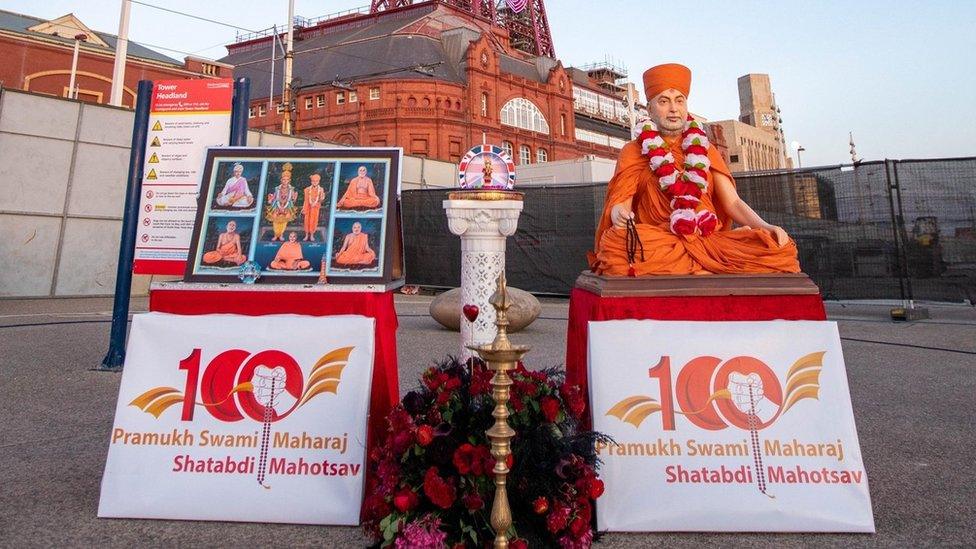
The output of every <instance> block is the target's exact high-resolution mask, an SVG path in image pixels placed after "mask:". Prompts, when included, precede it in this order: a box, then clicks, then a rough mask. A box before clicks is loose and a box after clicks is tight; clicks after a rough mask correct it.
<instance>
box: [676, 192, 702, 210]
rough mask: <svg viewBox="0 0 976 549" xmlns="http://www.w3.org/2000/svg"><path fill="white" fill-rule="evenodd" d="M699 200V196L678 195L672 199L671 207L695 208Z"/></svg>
mask: <svg viewBox="0 0 976 549" xmlns="http://www.w3.org/2000/svg"><path fill="white" fill-rule="evenodd" d="M688 196H690V195H688ZM699 202H701V201H700V200H698V199H697V198H685V197H684V195H682V196H676V197H675V198H674V199H673V200H672V201H671V208H673V209H675V210H683V209H689V210H694V209H695V208H697V207H698V203H699Z"/></svg>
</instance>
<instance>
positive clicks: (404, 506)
mask: <svg viewBox="0 0 976 549" xmlns="http://www.w3.org/2000/svg"><path fill="white" fill-rule="evenodd" d="M419 504H420V497H419V496H418V495H417V492H414V491H413V490H411V489H409V488H403V489H402V490H400V491H399V492H397V494H396V495H395V496H393V506H394V507H396V508H397V511H400V512H401V513H406V512H407V511H410V510H411V509H413V508H415V507H416V506H417V505H419Z"/></svg>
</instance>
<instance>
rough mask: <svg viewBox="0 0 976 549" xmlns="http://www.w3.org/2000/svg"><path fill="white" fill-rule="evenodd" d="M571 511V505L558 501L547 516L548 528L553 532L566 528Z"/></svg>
mask: <svg viewBox="0 0 976 549" xmlns="http://www.w3.org/2000/svg"><path fill="white" fill-rule="evenodd" d="M569 512H570V509H569V507H567V506H566V505H565V504H563V503H561V502H558V501H557V502H556V503H555V504H554V505H553V506H552V511H551V512H550V513H549V516H548V517H546V528H548V529H549V531H550V532H552V533H553V534H556V533H558V532H559V531H560V530H562V529H564V528H566V525H567V524H569Z"/></svg>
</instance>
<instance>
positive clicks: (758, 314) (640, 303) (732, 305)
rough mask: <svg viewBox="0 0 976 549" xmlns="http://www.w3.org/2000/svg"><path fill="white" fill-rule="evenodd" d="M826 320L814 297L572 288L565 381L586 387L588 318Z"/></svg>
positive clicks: (586, 390)
mask: <svg viewBox="0 0 976 549" xmlns="http://www.w3.org/2000/svg"><path fill="white" fill-rule="evenodd" d="M628 319H629V320H706V321H721V320H777V319H781V320H826V319H827V313H826V311H825V310H824V305H823V300H822V299H820V296H819V295H730V296H668V297H601V296H599V295H596V294H594V293H592V292H589V291H587V290H584V289H582V288H574V289H573V292H572V294H570V299H569V330H568V333H567V335H566V381H567V382H568V383H571V384H576V385H579V386H580V387H581V388H582V389H583V394H584V395H589V392H588V385H587V363H586V361H587V344H588V341H589V331H588V326H589V324H588V323H589V322H590V321H591V320H628Z"/></svg>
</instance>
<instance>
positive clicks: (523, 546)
mask: <svg viewBox="0 0 976 549" xmlns="http://www.w3.org/2000/svg"><path fill="white" fill-rule="evenodd" d="M508 546H509V547H510V548H511V549H529V542H527V541H525V539H524V538H518V539H513V540H512V541H510V542H509V543H508Z"/></svg>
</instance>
